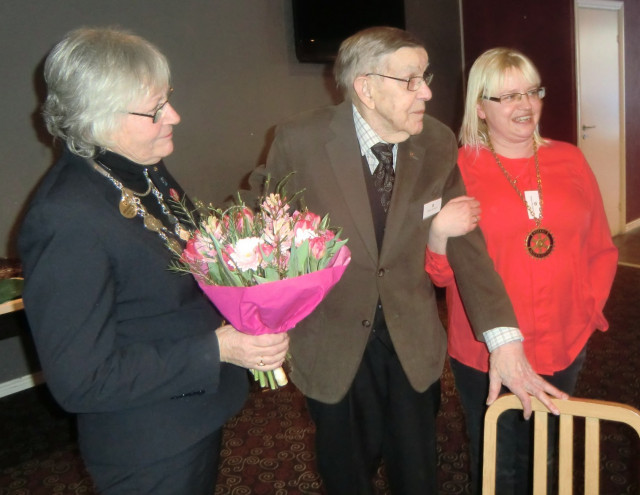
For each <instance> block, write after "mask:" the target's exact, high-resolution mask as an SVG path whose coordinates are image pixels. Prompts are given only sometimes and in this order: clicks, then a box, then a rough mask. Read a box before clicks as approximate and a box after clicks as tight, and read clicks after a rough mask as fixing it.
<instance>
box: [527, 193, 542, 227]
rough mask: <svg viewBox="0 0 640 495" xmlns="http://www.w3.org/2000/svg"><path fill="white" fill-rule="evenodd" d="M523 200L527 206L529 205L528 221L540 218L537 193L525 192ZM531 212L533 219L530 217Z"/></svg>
mask: <svg viewBox="0 0 640 495" xmlns="http://www.w3.org/2000/svg"><path fill="white" fill-rule="evenodd" d="M524 199H526V200H527V204H528V205H529V208H527V214H528V215H529V219H530V220H533V219H534V218H540V196H539V195H538V191H525V192H524ZM531 211H533V214H534V216H533V217H532V216H531Z"/></svg>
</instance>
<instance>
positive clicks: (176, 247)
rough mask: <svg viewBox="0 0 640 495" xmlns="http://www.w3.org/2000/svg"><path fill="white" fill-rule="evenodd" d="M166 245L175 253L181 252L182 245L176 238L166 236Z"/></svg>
mask: <svg viewBox="0 0 640 495" xmlns="http://www.w3.org/2000/svg"><path fill="white" fill-rule="evenodd" d="M167 246H168V247H169V249H170V250H171V251H173V252H174V253H176V254H181V253H182V245H181V244H180V243H179V242H178V241H177V240H176V239H172V238H170V237H168V238H167Z"/></svg>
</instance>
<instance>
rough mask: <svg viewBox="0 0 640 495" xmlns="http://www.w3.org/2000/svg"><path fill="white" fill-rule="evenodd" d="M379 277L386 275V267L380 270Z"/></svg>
mask: <svg viewBox="0 0 640 495" xmlns="http://www.w3.org/2000/svg"><path fill="white" fill-rule="evenodd" d="M378 277H384V268H380V270H378Z"/></svg>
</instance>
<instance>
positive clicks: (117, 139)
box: [19, 28, 288, 495]
mask: <svg viewBox="0 0 640 495" xmlns="http://www.w3.org/2000/svg"><path fill="white" fill-rule="evenodd" d="M45 80H46V83H47V89H48V94H47V99H46V102H45V105H44V112H43V113H44V118H45V121H46V124H47V128H48V130H49V132H50V133H51V134H52V135H53V136H54V137H56V138H58V139H60V140H61V141H62V142H63V144H64V150H63V152H62V156H61V157H60V159H59V160H58V162H57V163H56V164H55V165H54V166H53V167H52V169H51V170H50V171H49V172H48V173H47V174H46V176H45V177H44V179H43V181H42V183H41V184H40V186H39V188H38V191H37V192H36V194H35V196H34V198H33V200H32V202H31V204H30V206H29V209H28V211H27V214H26V216H25V219H24V223H23V225H22V228H21V231H20V235H19V250H20V255H21V259H22V262H23V269H24V274H25V290H24V301H25V308H26V313H27V318H28V321H29V326H30V328H31V331H32V334H33V337H34V341H35V344H36V348H37V351H38V356H39V359H40V362H41V365H42V369H43V372H44V377H45V379H46V382H47V385H48V386H49V388H50V390H51V392H52V394H53V396H54V397H55V399H56V400H57V401H58V402H59V404H60V405H61V406H62V407H63V408H64V409H66V410H67V411H70V412H73V413H76V414H77V427H78V433H79V435H78V442H79V447H80V451H81V454H82V457H83V459H84V462H85V464H86V467H87V468H88V471H89V473H90V474H91V475H92V477H93V479H94V482H95V484H96V487H97V489H98V490H99V491H100V492H101V493H106V494H109V493H112V494H116V493H117V494H123V493H153V494H154V495H158V494H178V493H179V494H187V493H188V494H190V495H192V494H208V495H210V494H211V493H213V491H214V489H215V481H216V474H217V463H218V457H219V451H220V441H221V431H222V426H223V425H224V423H225V421H226V420H227V419H228V418H229V417H230V416H231V415H233V414H235V413H236V412H237V411H238V410H239V409H240V408H241V407H242V405H243V403H244V401H245V398H246V395H247V388H248V378H247V373H246V371H245V370H244V369H243V368H251V367H255V365H256V363H258V362H260V363H261V364H262V365H263V368H262V369H265V370H269V369H274V368H277V367H279V366H280V365H281V364H282V362H283V360H284V358H285V354H286V352H287V348H288V337H287V336H286V333H285V334H279V335H263V336H258V337H252V336H248V335H245V334H242V333H240V332H238V331H236V330H235V329H234V328H233V327H231V326H229V325H223V322H222V319H221V317H220V315H219V314H218V312H217V311H216V309H215V308H214V307H213V306H212V305H211V303H210V302H209V301H208V299H206V297H205V296H203V294H202V293H201V292H200V290H199V288H198V286H197V284H196V283H195V281H194V280H193V277H186V276H178V275H176V274H175V273H172V272H171V271H169V270H168V269H167V267H168V266H169V264H170V261H171V259H172V251H171V248H173V249H174V250H175V249H180V247H181V246H182V240H181V238H180V232H181V229H182V227H181V225H180V221H179V220H178V218H176V216H175V215H174V214H173V213H172V212H171V208H170V207H169V204H168V202H167V198H168V197H169V196H170V195H175V194H176V193H178V194H179V195H180V196H181V197H182V195H183V191H182V189H181V188H180V186H179V185H178V184H177V183H176V181H175V180H174V178H173V177H172V176H171V174H170V173H169V172H168V170H167V169H166V167H165V166H164V164H163V162H162V159H163V158H165V157H166V156H168V155H169V154H171V152H172V151H173V126H175V125H177V124H178V123H179V122H180V116H179V115H178V113H177V112H176V110H175V109H174V108H173V106H172V105H171V102H170V100H169V98H170V96H171V93H172V88H171V86H170V71H169V65H168V63H167V60H166V58H165V57H164V56H163V55H162V54H161V53H160V52H159V51H158V50H157V48H155V47H154V46H153V45H151V44H150V43H148V42H147V41H145V40H143V39H142V38H140V37H138V36H135V35H132V34H129V33H127V32H124V31H121V30H117V29H105V28H96V29H88V28H83V29H78V30H75V31H72V32H70V33H69V34H67V36H66V37H65V38H64V39H63V40H62V41H61V42H60V43H58V44H57V45H56V46H55V48H54V49H53V50H52V52H51V53H50V54H49V56H48V57H47V60H46V63H45Z"/></svg>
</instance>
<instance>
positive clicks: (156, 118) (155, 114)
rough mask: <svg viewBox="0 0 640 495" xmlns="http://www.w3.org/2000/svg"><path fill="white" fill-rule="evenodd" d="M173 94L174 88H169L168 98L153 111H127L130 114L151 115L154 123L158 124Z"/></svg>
mask: <svg viewBox="0 0 640 495" xmlns="http://www.w3.org/2000/svg"><path fill="white" fill-rule="evenodd" d="M172 94H173V88H169V93H168V94H167V99H166V100H164V102H162V103H160V104H159V105H158V106H157V107H156V109H155V110H154V111H153V113H138V112H127V113H128V114H129V115H138V116H140V117H149V118H150V119H151V120H153V123H154V124H157V123H158V121H159V120H160V118H161V117H162V111H163V110H164V107H165V106H166V105H167V103H169V98H171V95H172Z"/></svg>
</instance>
